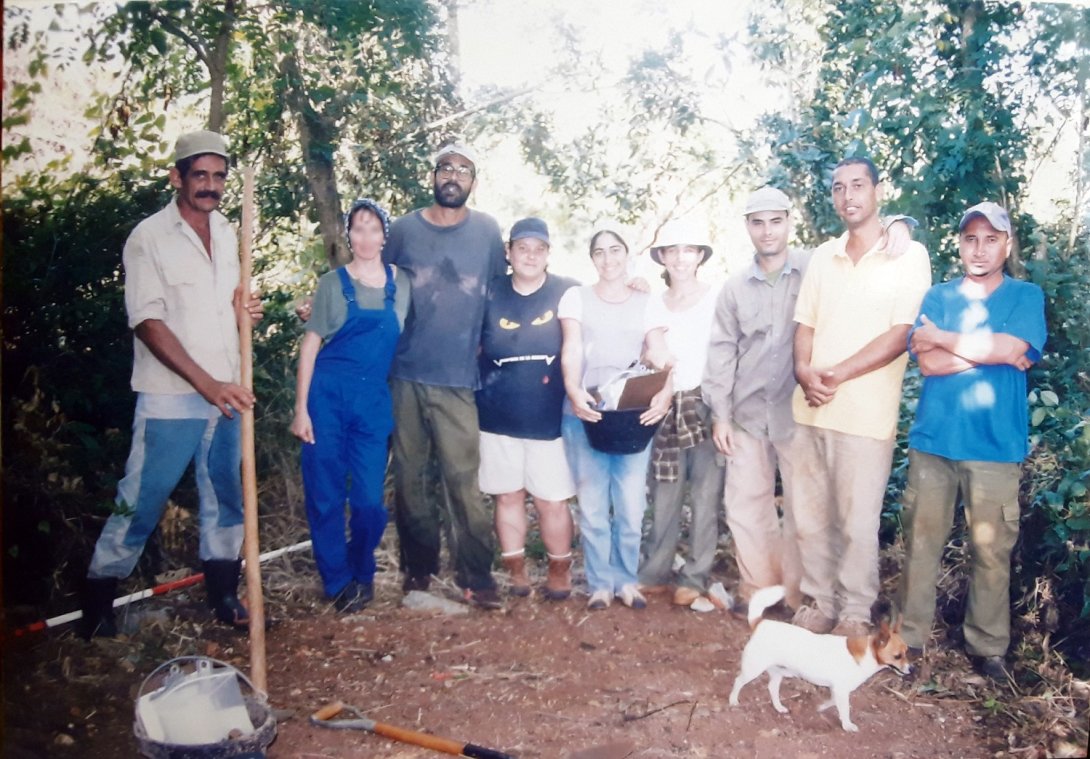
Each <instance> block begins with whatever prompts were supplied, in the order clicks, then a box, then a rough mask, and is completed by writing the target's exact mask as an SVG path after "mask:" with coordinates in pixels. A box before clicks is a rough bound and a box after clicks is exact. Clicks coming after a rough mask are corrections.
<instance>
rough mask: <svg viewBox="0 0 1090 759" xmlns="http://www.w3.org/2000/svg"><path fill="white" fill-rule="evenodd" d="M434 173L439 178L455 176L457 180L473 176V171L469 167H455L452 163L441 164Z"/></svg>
mask: <svg viewBox="0 0 1090 759" xmlns="http://www.w3.org/2000/svg"><path fill="white" fill-rule="evenodd" d="M435 173H436V174H438V175H439V176H441V177H452V176H454V175H455V174H457V175H458V178H459V179H465V178H466V177H471V176H473V169H471V168H470V167H469V166H464V165H463V166H455V165H454V164H453V163H441V164H439V165H438V166H436V167H435Z"/></svg>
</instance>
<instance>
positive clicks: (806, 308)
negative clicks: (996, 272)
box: [792, 233, 931, 440]
mask: <svg viewBox="0 0 1090 759" xmlns="http://www.w3.org/2000/svg"><path fill="white" fill-rule="evenodd" d="M847 241H848V235H847V233H845V234H843V235H842V236H840V237H838V238H836V239H835V240H829V241H828V242H826V243H824V244H823V245H821V247H819V248H818V249H817V250H816V251H814V257H813V258H812V259H811V261H810V268H809V269H808V270H807V272H806V277H805V278H804V279H803V283H802V290H801V291H800V292H799V300H798V304H797V306H796V308H795V321H796V322H798V323H799V324H805V325H807V326H809V327H813V329H814V350H813V353H812V356H811V361H810V363H811V365H813V366H815V367H819V368H820V367H826V366H833V365H834V364H836V363H838V362H840V361H842V360H844V359H846V358H848V357H849V356H851V355H852V354H854V353H856V352H857V351H859V350H860V349H861V348H862V347H863V346H865V345H866V344H867V343H869V342H870V341H871V340H873V339H875V338H876V337H878V336H879V335H882V334H883V333H885V332H887V331H889V329H890V328H891V327H893V326H894V325H898V324H912V323H913V322H915V320H916V315H917V313H919V310H920V303H921V301H922V300H923V296H924V293H925V292H927V288H928V287H930V286H931V264H930V261H929V259H928V257H927V250H926V249H925V248H924V247H923V246H922V245H920V244H919V243H918V242H912V243H910V244H909V248H908V250H907V251H906V252H905V253H904V255H902V256H900V257H898V258H891V257H890V256H888V255H887V254H886V252H885V251H884V250H883V249H882V247H881V245H882V243H881V241H879V242H878V243H877V244H875V246H874V247H873V248H871V249H870V250H869V251H867V252H866V253H865V254H864V255H863V257H862V258H861V259H859V263H858V264H853V263H852V260H851V259H850V258H848V254H847V253H846V252H845V245H846V244H847ZM906 348H907V346H906ZM907 364H908V354H907V352H906V353H903V354H901V355H900V356H898V357H897V358H896V359H894V360H893V361H891V362H890V363H888V364H886V365H885V366H883V367H881V368H880V369H876V370H874V371H872V372H869V373H867V374H864V375H862V376H860V377H856V378H855V379H853V380H849V381H848V382H845V383H843V384H842V385H841V386H840V387H839V388H838V389H837V391H836V395H835V397H834V398H833V400H832V401H830V402H829V403H826V404H825V405H823V406H818V407H817V408H811V407H810V406H808V405H807V404H806V399H805V397H804V396H803V392H802V388H798V387H797V388H796V389H795V394H794V397H793V398H792V408H793V410H794V415H795V421H796V422H798V423H799V424H806V425H810V426H812V427H821V428H823V429H829V430H835V431H838V432H845V433H848V434H851V435H860V436H862V437H869V438H874V439H876V440H888V439H890V438H892V437H893V435H894V433H895V432H896V430H897V413H898V407H899V405H900V401H901V381H902V380H903V379H904V372H905V366H906V365H907Z"/></svg>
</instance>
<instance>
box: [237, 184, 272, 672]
mask: <svg viewBox="0 0 1090 759" xmlns="http://www.w3.org/2000/svg"><path fill="white" fill-rule="evenodd" d="M241 233H242V240H241V247H240V258H241V261H240V264H241V269H242V273H241V275H240V276H239V285H240V287H241V288H242V298H243V302H244V303H245V302H248V301H249V299H250V275H251V272H252V271H253V257H252V246H253V237H254V170H253V168H252V167H250V166H247V167H246V168H245V169H243V171H242V229H241ZM239 350H240V352H241V354H242V386H243V387H245V388H248V389H249V390H253V389H254V352H253V323H252V322H251V321H250V312H249V310H248V309H246V308H243V309H242V324H241V325H240V326H239ZM242 510H243V524H244V529H245V540H244V541H243V544H242V554H243V557H244V558H245V559H246V598H247V602H248V606H249V611H250V679H251V680H252V681H253V683H254V687H255V688H257V689H258V690H259V691H261V692H262V693H267V692H268V684H267V679H266V669H265V599H264V597H263V596H262V593H261V559H260V555H261V548H260V542H259V540H258V532H257V465H256V463H255V459H254V411H253V409H250V410H249V411H244V412H242Z"/></svg>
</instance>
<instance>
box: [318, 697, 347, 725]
mask: <svg viewBox="0 0 1090 759" xmlns="http://www.w3.org/2000/svg"><path fill="white" fill-rule="evenodd" d="M343 709H344V702H343V701H334V702H333V703H331V704H326V705H325V706H323V707H322V708H321V709H319V710H318V711H316V712H314V714H312V715H310V718H311V719H316V720H319V721H321V722H327V721H328V720H331V719H333V718H334V717H336V716H337V715H338V714H340V713H341V710H343Z"/></svg>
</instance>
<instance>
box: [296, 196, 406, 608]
mask: <svg viewBox="0 0 1090 759" xmlns="http://www.w3.org/2000/svg"><path fill="white" fill-rule="evenodd" d="M389 228H390V217H389V216H388V215H387V213H386V211H385V209H383V208H382V207H381V206H380V205H378V204H377V203H376V202H375V201H373V200H370V199H364V200H357V201H356V202H355V203H353V204H352V207H351V209H350V210H349V212H348V214H347V215H346V216H345V232H346V234H347V235H348V246H349V248H350V249H351V251H352V260H351V261H350V262H349V263H348V264H347V265H345V266H343V267H341V268H339V269H336V270H334V271H331V272H327V273H326V274H324V275H322V278H321V279H319V280H318V292H317V293H316V294H315V296H314V303H313V306H312V309H311V316H310V319H309V321H307V326H306V335H305V336H304V337H303V344H302V345H301V346H300V348H299V368H298V378H297V381H296V395H295V418H294V419H293V420H292V423H291V431H292V434H293V435H295V436H296V437H298V438H299V439H300V440H302V441H303V452H302V456H301V460H302V467H303V484H304V486H305V490H306V511H307V521H308V522H309V524H310V535H311V539H312V541H313V543H314V558H315V561H316V562H317V564H318V573H319V574H320V575H321V577H322V586H323V587H324V589H325V593H326V596H328V597H329V598H330V599H331V600H332V601H333V604H334V606H335V607H336V608H337V610H338V611H342V612H345V613H354V612H357V611H360V610H361V609H363V607H364V606H366V605H367V604H368V603H369V602H370V601H371V599H372V597H373V596H374V587H373V580H374V576H375V548H376V547H377V546H378V543H379V540H381V539H382V532H383V530H384V529H385V527H386V520H387V514H386V507H385V505H384V503H383V483H384V482H385V479H386V457H387V443H388V441H389V438H390V432H391V430H392V429H393V409H392V406H391V399H390V390H389V386H388V384H387V377H388V376H389V373H390V362H391V361H392V360H393V357H394V349H395V348H396V346H397V339H398V335H399V334H400V333H401V326H402V325H403V324H404V323H405V314H406V313H407V312H408V310H409V280H408V277H407V276H406V275H405V273H404V272H403V271H401V270H400V269H395V268H394V267H393V266H392V265H390V264H385V265H384V264H383V263H382V257H381V253H382V248H383V245H384V244H385V242H386V236H387V232H388V231H389ZM349 477H351V486H350V487H349V486H348V485H347V482H348V478H349ZM346 498H347V500H348V505H349V519H348V525H349V530H350V531H351V537H350V538H346V536H345V531H344V502H345V499H346Z"/></svg>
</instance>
